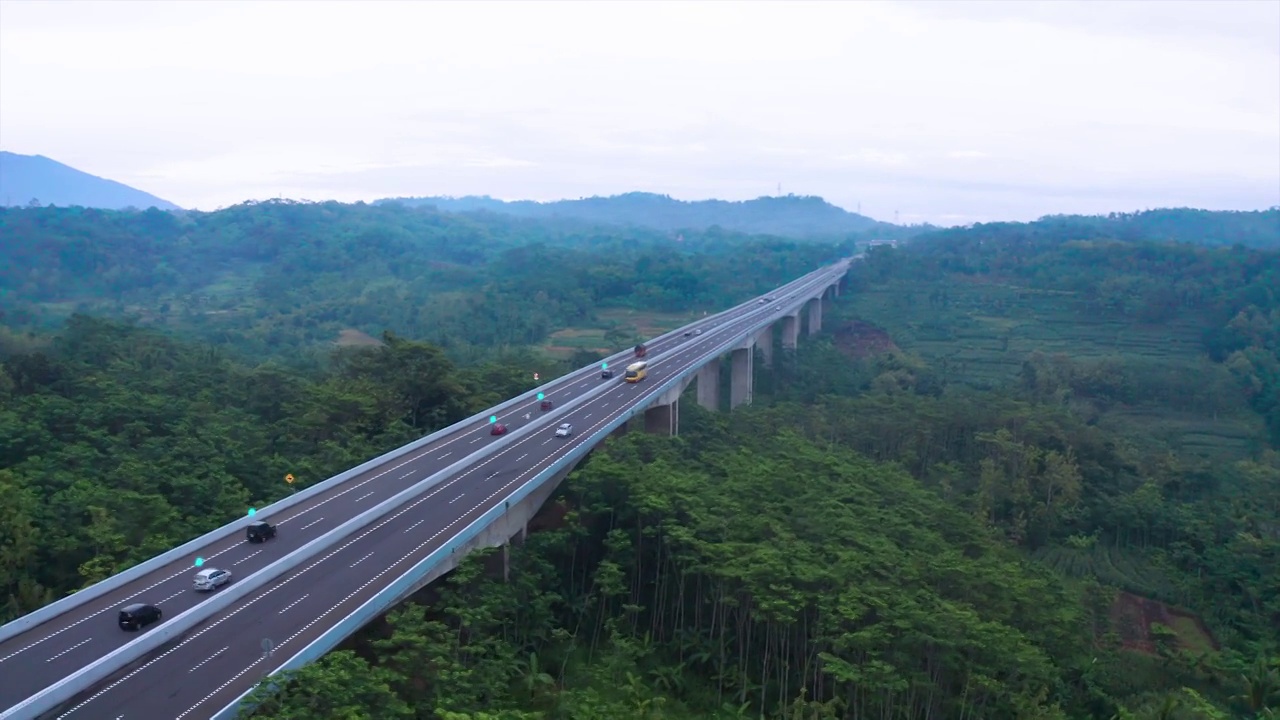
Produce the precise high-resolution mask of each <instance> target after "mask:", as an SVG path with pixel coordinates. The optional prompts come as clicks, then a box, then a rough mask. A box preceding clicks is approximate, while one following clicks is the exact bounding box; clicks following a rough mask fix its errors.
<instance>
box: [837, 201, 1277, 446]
mask: <svg viewBox="0 0 1280 720" xmlns="http://www.w3.org/2000/svg"><path fill="white" fill-rule="evenodd" d="M1278 212H1280V211H1278ZM854 269H855V277H857V278H858V281H859V282H862V283H866V284H867V286H868V287H874V286H876V285H880V284H884V283H890V282H901V281H902V280H903V279H907V278H909V279H911V280H913V281H922V282H924V283H925V285H927V286H929V288H930V289H928V290H927V291H926V292H927V296H925V297H916V296H915V295H914V294H912V295H911V296H909V297H904V299H903V301H904V302H910V303H926V304H927V307H929V308H930V310H931V312H932V313H933V314H935V315H937V314H943V315H945V314H946V313H947V312H948V311H949V309H950V306H951V305H952V304H953V301H954V300H956V299H957V298H959V297H960V296H963V297H964V298H965V301H966V302H967V305H965V306H964V307H963V308H961V309H960V312H959V313H956V314H953V315H952V316H951V319H952V321H956V320H957V319H958V318H956V315H957V314H958V315H966V316H968V317H969V318H975V319H981V318H1002V317H1007V316H1009V315H1010V314H1011V308H1010V303H1011V302H1012V303H1018V302H1025V301H1026V298H1027V297H1029V296H1031V295H1034V294H1036V293H1045V292H1053V293H1059V294H1060V297H1061V298H1062V301H1063V302H1070V303H1073V304H1074V306H1075V310H1074V311H1073V312H1075V314H1076V317H1078V318H1079V319H1080V321H1081V322H1087V321H1088V320H1089V319H1091V318H1113V319H1121V320H1124V321H1126V322H1130V323H1133V324H1134V325H1135V326H1136V327H1135V328H1134V329H1135V331H1138V330H1141V329H1142V328H1143V327H1159V326H1171V325H1172V324H1174V323H1176V322H1178V321H1179V320H1180V319H1182V318H1187V317H1193V318H1195V320H1194V322H1195V323H1196V324H1197V325H1198V326H1199V327H1200V328H1202V329H1201V331H1200V337H1199V348H1198V349H1199V351H1200V353H1201V354H1203V355H1204V356H1206V357H1207V358H1208V359H1210V360H1212V361H1214V362H1216V363H1221V367H1222V368H1225V369H1226V371H1228V372H1229V374H1230V375H1231V376H1233V377H1234V378H1235V379H1236V381H1237V383H1238V385H1239V387H1240V389H1241V391H1242V392H1243V393H1244V395H1245V397H1246V398H1247V400H1248V403H1249V404H1250V405H1251V406H1252V407H1253V408H1254V409H1255V410H1256V411H1257V412H1258V414H1259V415H1261V416H1262V417H1263V418H1265V420H1266V423H1267V425H1268V427H1269V428H1270V432H1271V443H1272V444H1273V445H1275V446H1280V252H1275V251H1266V250H1255V249H1247V248H1243V247H1233V248H1209V247H1199V246H1195V245H1188V244H1179V243H1155V242H1126V241H1120V240H1114V239H1108V238H1101V239H1093V238H1089V237H1086V238H1081V237H1080V235H1079V234H1078V228H1076V227H1074V226H1070V225H1062V226H1047V225H1045V226H1035V225H1025V226H999V227H991V226H982V227H977V228H973V229H970V230H956V231H948V232H946V233H938V234H934V235H929V236H923V237H921V238H919V239H917V240H916V241H913V242H912V243H911V244H910V245H908V246H906V247H901V248H893V247H887V246H882V247H876V248H873V249H872V251H871V252H870V253H869V256H868V262H867V263H865V264H861V265H857V266H855V268H854ZM960 286H964V287H965V288H970V289H975V290H974V291H973V292H969V291H967V290H960V289H955V290H953V288H959V287H960ZM984 288H989V290H987V289H984ZM1006 290H1008V291H1011V292H1006ZM1011 295H1012V300H1011V299H1010V296H1011ZM960 319H961V320H963V318H960ZM940 331H941V332H944V333H945V332H947V330H946V328H940ZM1117 342H1118V341H1117ZM1027 359H1028V360H1030V358H1027ZM1037 362H1038V363H1039V366H1038V367H1037V366H1034V365H1033V366H1028V367H1027V368H1025V372H1024V377H1025V381H1026V382H1027V383H1030V384H1032V385H1036V386H1038V387H1039V388H1040V391H1041V392H1042V393H1045V394H1048V395H1052V394H1054V393H1059V397H1060V399H1066V396H1062V395H1061V393H1063V392H1067V393H1070V397H1072V398H1087V397H1091V396H1092V397H1094V398H1098V399H1100V400H1101V401H1103V402H1106V401H1117V400H1119V401H1125V400H1126V399H1132V398H1133V394H1132V393H1133V390H1134V388H1135V387H1138V386H1140V383H1141V378H1139V377H1136V376H1135V375H1134V374H1132V373H1130V375H1129V377H1128V378H1125V377H1120V376H1118V373H1117V368H1116V367H1115V363H1112V364H1111V366H1107V365H1105V364H1095V365H1094V367H1093V368H1085V367H1074V368H1073V367H1070V366H1071V365H1072V363H1071V362H1059V363H1058V365H1059V368H1058V369H1057V370H1055V369H1054V368H1052V367H1050V365H1051V364H1052V363H1051V362H1050V361H1049V359H1048V358H1040V359H1039V360H1037ZM1206 379H1207V378H1206ZM1180 391H1181V392H1186V393H1187V394H1188V395H1191V396H1194V395H1198V394H1201V393H1197V392H1196V390H1195V389H1194V388H1182V389H1181V390H1180ZM1126 393H1128V394H1129V396H1128V398H1126ZM1209 400H1212V399H1209ZM1204 409H1207V410H1210V411H1212V409H1211V408H1207V407H1206V408H1204Z"/></svg>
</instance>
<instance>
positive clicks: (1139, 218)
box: [920, 207, 1280, 250]
mask: <svg viewBox="0 0 1280 720" xmlns="http://www.w3.org/2000/svg"><path fill="white" fill-rule="evenodd" d="M971 231H973V232H976V233H979V234H981V235H982V236H984V237H989V238H992V239H997V238H1033V239H1036V238H1059V239H1071V240H1088V239H1100V238H1106V239H1111V240H1122V241H1125V242H1133V241H1149V242H1178V243H1190V244H1193V245H1207V246H1210V247H1217V246H1224V245H1225V246H1230V245H1242V246H1244V247H1252V248H1266V249H1272V250H1275V249H1280V207H1273V208H1269V209H1267V210H1247V211H1231V210H1225V211H1224V210H1197V209H1194V208H1161V209H1157V210H1146V211H1143V212H1134V213H1111V214H1109V215H1049V216H1046V217H1042V218H1040V219H1039V220H1036V221H1035V222H1031V223H987V224H980V225H976V226H974V227H973V228H949V229H946V230H939V231H937V232H936V234H935V233H924V234H922V235H920V237H921V238H925V239H929V240H934V241H937V242H947V241H948V240H950V239H955V240H962V239H963V238H966V237H973V232H971Z"/></svg>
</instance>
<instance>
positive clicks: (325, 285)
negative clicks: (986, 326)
mask: <svg viewBox="0 0 1280 720" xmlns="http://www.w3.org/2000/svg"><path fill="white" fill-rule="evenodd" d="M0 235H2V236H3V237H4V238H5V239H6V241H5V243H3V244H2V245H0V312H3V313H6V314H7V317H6V320H7V322H8V323H9V324H11V325H13V326H16V327H20V328H31V327H49V326H52V325H55V324H58V323H60V322H61V321H62V319H64V318H65V317H66V316H68V315H69V314H70V313H72V312H81V313H90V314H101V315H109V316H114V317H132V318H135V319H137V320H139V321H140V322H143V323H145V324H151V325H158V326H165V327H169V328H172V329H174V330H177V331H181V332H184V333H187V334H191V335H194V336H197V337H202V338H205V339H210V340H214V341H216V342H218V343H220V344H225V345H228V346H231V347H234V348H235V349H237V350H239V351H241V352H246V353H249V354H253V355H269V356H278V357H281V358H289V359H291V360H298V359H300V358H303V357H305V356H306V355H307V354H308V353H309V351H313V350H315V351H320V352H321V353H322V354H323V352H326V351H327V349H328V347H329V346H330V344H331V343H333V342H334V341H336V340H338V339H339V338H343V339H344V342H349V341H350V340H351V339H352V338H359V337H361V335H360V333H364V334H366V335H370V336H373V337H377V336H378V335H380V334H381V333H382V331H383V330H384V329H393V330H395V331H396V332H398V333H401V334H404V335H406V336H409V337H414V338H417V339H429V340H431V341H433V342H437V343H440V344H442V345H444V346H446V347H447V348H448V349H449V350H450V352H451V353H452V354H453V355H454V356H455V357H466V356H469V355H470V354H472V353H474V354H479V355H483V354H484V353H485V352H487V351H486V350H485V348H489V347H494V346H502V345H508V346H527V345H532V344H535V343H539V342H542V341H543V340H545V339H546V338H547V337H548V336H549V335H550V334H551V333H553V332H556V331H558V330H560V329H562V328H565V327H568V326H570V325H579V324H588V325H590V326H592V328H594V329H595V330H597V331H598V332H597V334H596V338H597V339H600V340H605V338H606V337H607V341H606V342H607V345H608V346H610V347H618V346H622V345H626V344H627V343H628V342H629V341H630V339H631V334H632V333H633V332H643V331H644V330H643V329H644V328H652V327H670V326H672V325H671V323H675V325H676V326H678V325H681V324H683V323H684V322H687V319H688V318H689V317H692V313H700V312H704V311H707V310H715V309H719V308H723V307H726V306H728V305H730V304H732V303H733V302H735V301H738V300H741V299H744V298H746V297H750V296H751V295H753V294H756V293H758V292H764V291H765V290H767V289H769V288H771V287H775V286H776V285H777V284H779V283H782V282H785V281H787V280H790V279H792V278H794V277H796V276H797V275H800V274H803V273H804V272H807V271H809V270H811V269H813V268H815V267H818V266H819V265H821V264H822V263H823V262H827V261H830V260H833V259H835V258H837V257H840V256H841V255H844V254H848V250H849V248H847V247H846V248H845V249H838V248H836V247H835V246H834V245H829V244H824V243H817V242H810V243H790V242H786V241H779V240H776V239H774V240H769V239H759V238H754V239H753V238H751V237H748V236H745V235H739V234H736V233H729V232H723V231H722V232H716V233H710V232H708V233H698V232H690V233H689V234H687V235H686V236H685V238H684V239H683V241H681V242H676V241H675V240H674V239H672V238H669V237H666V236H664V235H662V234H661V233H657V232H655V231H647V230H643V229H634V228H633V229H615V230H612V231H599V230H590V231H583V230H580V229H573V228H566V227H564V226H563V225H562V224H561V223H559V222H558V221H555V220H539V219H529V218H517V217H513V216H509V215H492V214H490V215H485V216H463V215H454V214H448V213H440V212H437V211H435V210H431V209H427V208H406V207H404V206H402V205H396V204H390V205H382V206H371V205H364V204H356V205H344V204H340V203H336V202H329V203H318V204H307V203H295V202H287V201H273V202H265V203H246V204H243V205H237V206H234V207H231V208H227V209H225V210H220V211H217V212H212V213H203V212H194V211H193V212H185V213H165V212H161V211H159V210H148V211H145V212H115V211H106V210H94V209H86V208H49V207H43V208H7V209H6V208H0ZM33 268H35V269H38V270H37V271H35V272H33V271H32V269H33ZM622 310H631V311H634V312H629V313H627V312H620V311H622ZM558 345H559V346H560V347H562V348H564V350H563V351H562V352H560V353H559V354H560V355H562V356H571V355H572V354H573V353H574V352H575V350H577V349H583V350H586V349H590V348H591V347H599V345H598V344H593V345H590V346H588V345H585V344H583V343H581V342H578V343H567V342H562V343H559V344H558Z"/></svg>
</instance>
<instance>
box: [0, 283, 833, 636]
mask: <svg viewBox="0 0 1280 720" xmlns="http://www.w3.org/2000/svg"><path fill="white" fill-rule="evenodd" d="M805 277H808V276H807V275H806V276H805ZM738 307H740V306H734V307H733V308H729V309H728V310H724V311H722V312H719V313H716V314H715V315H710V316H708V317H705V318H701V319H699V320H698V321H697V322H698V323H702V322H708V321H710V320H711V319H713V318H718V317H721V316H723V315H725V314H727V313H729V312H732V311H733V310H735V309H737V308H738ZM682 330H683V327H682V328H678V329H676V330H672V331H671V332H668V333H664V334H662V335H659V336H657V337H655V338H653V339H651V340H649V341H648V343H650V344H652V343H656V342H661V341H663V340H667V339H669V338H671V337H674V336H675V335H676V334H677V333H680V332H681V331H682ZM629 357H631V351H630V350H625V351H620V352H617V353H614V354H613V355H610V356H609V357H608V358H605V359H604V360H602V361H600V362H609V363H617V362H620V361H622V360H625V359H627V358H629ZM596 367H598V365H597V364H592V365H588V366H584V367H581V368H578V369H577V370H574V371H573V372H571V373H569V374H568V375H562V376H560V377H558V378H555V379H553V380H550V381H548V382H546V383H544V384H542V385H540V386H538V387H536V388H534V389H532V390H529V391H528V392H525V393H521V394H520V395H517V396H515V397H513V398H511V399H510V400H507V401H505V402H503V403H501V404H499V405H496V406H494V407H491V408H488V409H487V410H484V411H483V412H478V413H476V414H475V415H472V416H471V417H469V418H467V419H465V420H460V421H458V422H456V423H453V424H452V425H449V426H448V427H446V428H442V429H440V430H437V431H435V432H433V433H430V434H429V435H426V436H424V437H422V438H419V439H417V440H414V441H413V442H410V443H408V444H406V445H402V446H400V447H398V448H396V449H394V450H391V451H389V452H386V453H383V454H382V455H379V456H377V457H375V458H373V459H372V460H368V461H366V462H364V463H361V464H360V465H357V466H356V467H353V468H351V469H350V470H346V471H344V472H341V473H338V474H337V475H334V476H333V477H331V478H329V479H328V480H324V481H323V482H319V483H316V484H315V485H312V486H310V487H307V488H305V489H303V490H299V491H298V492H296V493H294V494H292V495H289V496H288V497H285V498H282V499H280V500H277V501H276V502H274V503H271V504H270V505H267V506H265V507H263V508H260V509H258V510H257V511H256V513H255V515H254V516H253V517H252V518H250V517H248V516H245V517H241V518H237V519H236V520H233V521H231V522H229V523H227V524H225V525H223V526H221V527H219V528H217V529H215V530H211V531H210V532H207V533H205V534H204V535H201V536H200V537H197V538H195V539H194V540H191V541H188V542H186V543H183V544H182V545H179V546H178V547H176V548H173V549H172V550H169V551H167V552H165V553H162V554H160V555H157V556H155V557H153V558H151V559H149V560H145V561H143V562H141V563H139V564H137V565H134V566H133V567H131V568H129V569H127V570H123V571H121V572H120V573H118V574H116V575H112V576H111V577H109V578H107V579H105V580H102V581H100V582H97V583H95V584H93V585H90V586H89V587H87V588H84V589H82V590H78V591H76V592H75V593H72V594H71V595H68V596H66V597H63V598H62V599H60V600H57V601H54V602H52V603H50V604H48V605H45V606H44V607H42V608H40V609H39V610H36V611H34V612H31V613H28V614H26V615H23V616H22V617H19V618H17V619H15V620H12V621H10V622H8V623H5V624H4V625H3V626H0V642H4V641H5V640H8V639H9V638H11V637H13V636H15V635H19V634H21V633H23V632H26V631H27V630H29V629H31V628H33V627H35V626H37V625H40V624H41V623H44V622H47V621H48V620H51V619H53V618H55V617H57V616H59V615H61V614H63V613H65V612H68V611H70V610H72V609H74V608H77V607H79V606H80V605H83V604H85V603H88V602H92V601H93V600H96V599H97V598H100V597H102V596H103V595H106V594H108V593H111V592H114V591H116V590H118V589H119V588H121V587H124V586H125V585H128V584H129V583H131V582H133V581H134V580H137V579H139V578H141V577H143V576H145V575H147V574H148V573H151V572H154V571H156V570H158V569H160V568H162V567H164V566H166V565H168V564H169V563H172V562H174V561H176V560H179V559H181V558H182V557H184V556H187V555H194V554H196V553H197V552H199V551H200V550H203V549H204V548H206V547H208V546H209V545H211V544H213V543H216V542H218V541H220V540H222V539H224V538H227V537H230V536H231V535H234V534H236V533H239V532H243V531H244V527H245V526H246V525H247V524H248V523H250V522H256V521H258V520H262V519H266V518H268V517H271V516H273V515H277V514H279V513H280V512H282V511H284V510H287V509H289V508H291V507H293V506H295V505H298V504H299V503H303V502H306V501H307V500H309V499H311V498H313V497H315V496H316V495H320V494H323V493H324V492H326V491H328V490H330V489H332V488H333V487H335V486H337V485H341V484H342V483H344V482H346V481H348V480H350V479H351V478H354V477H357V476H359V475H361V474H363V473H365V472H367V471H369V470H371V469H373V468H375V467H378V466H380V465H382V464H384V463H387V462H389V461H391V460H395V459H397V458H399V457H401V456H404V455H407V454H409V453H412V452H413V451H415V450H418V449H419V448H422V447H426V446H427V445H430V444H431V443H433V442H435V441H437V440H439V439H441V438H444V437H448V436H449V435H452V434H454V433H456V432H458V431H460V430H462V429H464V428H466V427H468V426H470V425H472V424H475V423H478V422H481V421H483V420H484V419H486V418H488V417H489V416H491V415H496V414H499V413H502V412H505V411H506V410H508V409H510V408H512V407H515V406H518V405H521V404H524V403H527V402H529V401H530V400H533V399H534V398H536V397H537V396H538V393H539V392H548V391H549V390H550V389H551V388H552V386H554V385H556V384H559V383H560V382H562V381H563V380H564V379H565V378H566V377H572V376H575V375H577V374H579V373H581V372H583V371H585V370H591V369H594V368H596ZM259 572H261V571H259Z"/></svg>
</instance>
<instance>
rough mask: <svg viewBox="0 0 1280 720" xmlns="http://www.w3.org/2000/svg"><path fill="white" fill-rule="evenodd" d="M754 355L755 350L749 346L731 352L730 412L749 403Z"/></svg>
mask: <svg viewBox="0 0 1280 720" xmlns="http://www.w3.org/2000/svg"><path fill="white" fill-rule="evenodd" d="M755 354H756V353H755V348H754V347H752V346H751V344H748V345H747V346H746V347H743V348H738V349H737V350H734V351H733V355H732V358H733V361H732V363H733V369H732V374H731V375H730V376H729V409H730V410H732V409H734V408H736V407H738V406H739V405H741V404H743V403H747V404H750V403H751V380H752V377H751V375H752V372H751V371H752V367H751V366H752V365H753V364H754V363H753V360H754V358H755Z"/></svg>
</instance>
